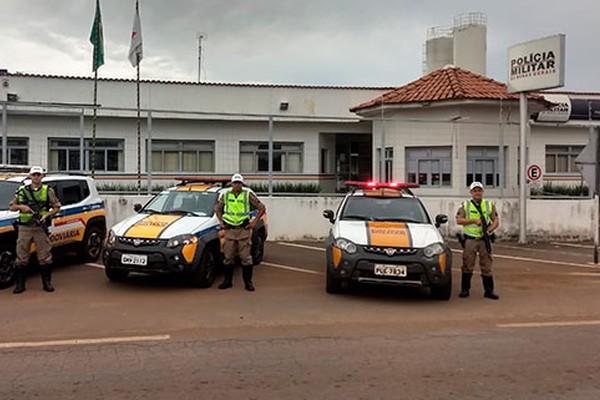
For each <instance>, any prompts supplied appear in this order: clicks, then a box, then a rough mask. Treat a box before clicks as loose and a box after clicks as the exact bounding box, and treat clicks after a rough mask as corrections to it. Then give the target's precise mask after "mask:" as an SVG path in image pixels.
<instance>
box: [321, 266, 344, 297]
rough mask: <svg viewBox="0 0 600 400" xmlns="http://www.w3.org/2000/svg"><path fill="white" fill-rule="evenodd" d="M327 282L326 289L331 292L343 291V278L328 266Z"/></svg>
mask: <svg viewBox="0 0 600 400" xmlns="http://www.w3.org/2000/svg"><path fill="white" fill-rule="evenodd" d="M326 275H327V276H326V282H325V291H326V292H327V293H329V294H337V293H341V292H342V280H341V279H340V278H338V277H336V276H334V275H333V273H332V272H330V271H329V268H327V273H326Z"/></svg>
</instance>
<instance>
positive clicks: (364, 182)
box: [345, 181, 419, 189]
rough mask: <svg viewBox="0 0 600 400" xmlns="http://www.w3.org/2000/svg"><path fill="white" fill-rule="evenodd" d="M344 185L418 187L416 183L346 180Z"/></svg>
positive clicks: (370, 187)
mask: <svg viewBox="0 0 600 400" xmlns="http://www.w3.org/2000/svg"><path fill="white" fill-rule="evenodd" d="M345 183H346V186H355V187H361V188H366V189H381V188H389V189H414V188H418V187H419V184H418V183H404V182H375V181H346V182H345Z"/></svg>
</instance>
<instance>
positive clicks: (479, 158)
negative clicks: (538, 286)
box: [466, 146, 506, 187]
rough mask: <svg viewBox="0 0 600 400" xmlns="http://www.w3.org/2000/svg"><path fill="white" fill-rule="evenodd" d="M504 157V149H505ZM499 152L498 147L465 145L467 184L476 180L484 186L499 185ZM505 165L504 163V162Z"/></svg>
mask: <svg viewBox="0 0 600 400" xmlns="http://www.w3.org/2000/svg"><path fill="white" fill-rule="evenodd" d="M504 154H505V159H506V150H505V153H504ZM499 160H500V154H499V148H498V147H475V146H473V147H467V181H466V183H467V186H469V185H470V184H471V183H473V182H475V181H477V182H481V183H483V184H484V186H485V187H498V186H500V174H501V173H504V171H502V172H501V171H500V163H499ZM504 165H506V163H504Z"/></svg>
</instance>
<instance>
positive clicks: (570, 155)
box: [544, 144, 585, 176]
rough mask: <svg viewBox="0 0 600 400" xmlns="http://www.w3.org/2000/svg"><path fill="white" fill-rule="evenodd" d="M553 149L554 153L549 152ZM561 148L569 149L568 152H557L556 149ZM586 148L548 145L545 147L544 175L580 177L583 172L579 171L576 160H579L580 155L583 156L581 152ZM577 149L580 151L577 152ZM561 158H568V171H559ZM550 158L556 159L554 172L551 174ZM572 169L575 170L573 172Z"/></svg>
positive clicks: (582, 146) (581, 146) (578, 145)
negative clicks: (549, 169)
mask: <svg viewBox="0 0 600 400" xmlns="http://www.w3.org/2000/svg"><path fill="white" fill-rule="evenodd" d="M549 148H550V149H552V148H553V150H554V151H553V152H550V153H549V152H548V150H549ZM559 148H567V151H564V152H560V151H556V149H559ZM584 148H585V145H580V144H546V145H545V146H544V173H545V174H546V175H551V176H552V175H554V176H556V175H569V176H580V175H581V172H580V171H579V169H578V168H577V166H575V158H577V156H579V154H581V152H582V151H583V149H584ZM575 149H579V151H576V150H575ZM559 156H566V157H567V164H566V166H567V171H558V166H559V163H558V157H559ZM548 157H553V158H554V171H552V172H550V171H548ZM572 168H573V169H574V170H572Z"/></svg>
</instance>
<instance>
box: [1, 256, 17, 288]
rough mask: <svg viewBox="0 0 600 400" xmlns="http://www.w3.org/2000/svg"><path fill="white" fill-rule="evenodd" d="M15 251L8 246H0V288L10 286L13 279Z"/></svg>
mask: <svg viewBox="0 0 600 400" xmlns="http://www.w3.org/2000/svg"><path fill="white" fill-rule="evenodd" d="M15 258H16V254H15V251H14V250H13V249H11V248H9V247H2V248H0V289H6V288H7V287H10V286H11V285H12V284H13V282H14V280H15V273H16V268H15Z"/></svg>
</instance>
